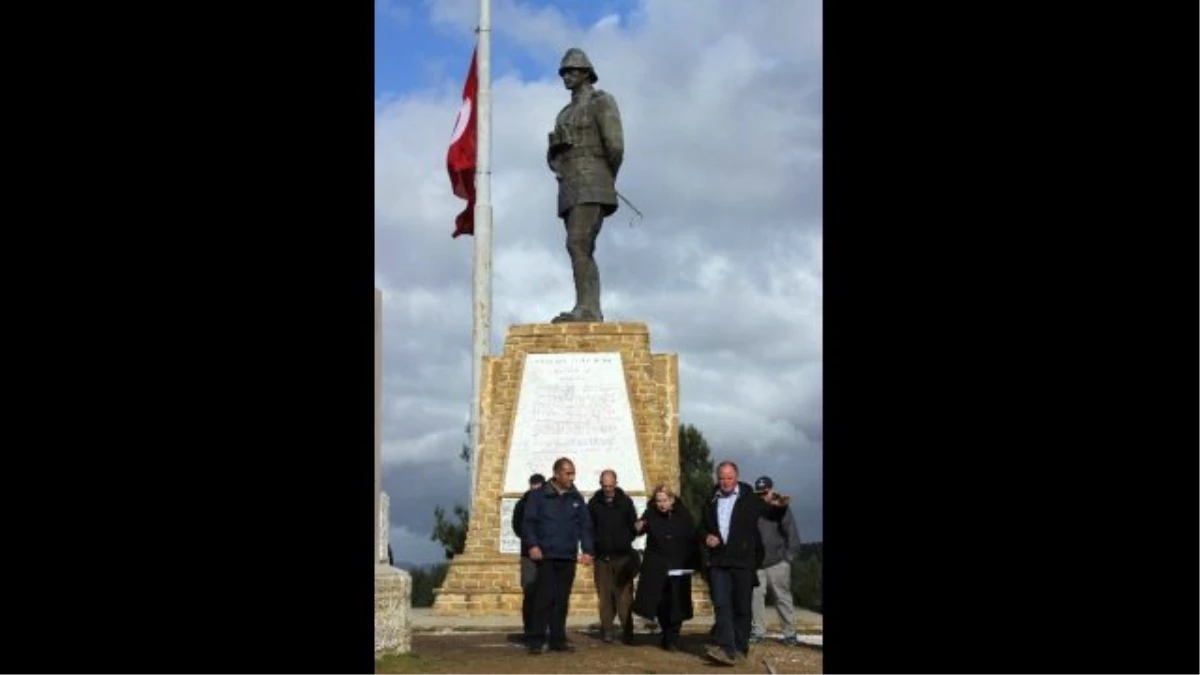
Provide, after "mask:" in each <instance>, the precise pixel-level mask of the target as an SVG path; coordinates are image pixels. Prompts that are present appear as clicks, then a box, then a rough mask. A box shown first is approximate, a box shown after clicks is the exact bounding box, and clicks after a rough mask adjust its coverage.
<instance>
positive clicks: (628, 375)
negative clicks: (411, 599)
mask: <svg viewBox="0 0 1200 675" xmlns="http://www.w3.org/2000/svg"><path fill="white" fill-rule="evenodd" d="M482 376H483V381H482V385H481V387H482V392H481V410H480V411H479V412H480V416H479V421H480V429H479V434H480V436H479V439H480V440H479V471H478V475H477V477H476V485H475V486H474V490H473V492H472V503H471V522H470V528H469V529H468V531H467V541H466V546H465V548H464V551H463V553H462V554H460V555H458V556H455V558H454V559H453V560H452V561H451V562H450V569H449V571H448V572H447V574H446V580H445V582H444V583H443V584H442V587H441V588H440V589H438V591H437V595H436V599H435V601H434V605H433V612H434V614H438V615H459V616H479V615H497V614H499V615H519V614H520V612H521V598H522V595H521V587H520V562H519V548H518V544H519V542H517V540H516V537H515V535H514V534H513V532H512V528H511V525H510V518H511V514H512V506H513V504H514V503H515V502H516V501H517V499H519V498H520V496H521V495H522V494H523V492H524V491H525V490H526V489H527V481H528V478H529V475H530V474H531V473H535V472H537V473H542V474H544V475H546V476H547V477H549V476H551V474H552V470H551V469H552V464H553V462H554V460H555V459H556V458H557V457H559V456H566V457H569V458H570V459H571V460H572V461H573V463H574V464H575V469H576V476H575V480H576V486H577V487H578V489H579V490H580V492H582V493H583V495H584V498H585V499H586V498H590V497H591V495H592V493H593V492H594V491H595V490H597V489H598V488H599V480H600V471H601V470H603V469H605V468H612V469H614V470H616V472H617V476H618V481H619V484H620V486H621V488H622V489H623V490H625V492H626V493H628V494H629V495H630V496H631V497H632V498H633V499H634V501H635V503H636V504H637V506H638V509H639V511H640V510H641V509H642V508H644V507H645V504H646V500H647V497H648V494H649V492H650V491H651V490H652V489H653V487H654V485H656V484H658V483H667V484H668V485H670V486H671V487H672V488H674V489H675V490H678V489H679V412H678V411H679V390H678V359H677V357H676V355H675V354H652V353H651V352H650V332H649V330H648V328H647V326H646V324H644V323H565V324H528V325H518V326H513V327H511V328H510V329H509V331H508V335H507V337H506V338H505V341H504V351H503V353H502V354H501V355H500V356H495V357H488V358H485V359H484V363H483V370H482ZM644 541H645V539H644V538H639V539H638V544H637V546H638V547H639V548H640V547H641V546H643V545H644ZM696 590H697V592H696V594H695V595H696V602H697V606H696V610H697V612H701V611H705V610H707V609H708V607H709V603H708V594H707V590H706V589H705V588H704V587H703V582H700V583H699V584H696ZM570 610H571V614H572V615H588V614H590V615H596V614H597V611H598V609H597V602H596V593H595V585H594V583H593V581H592V572H591V568H589V567H584V566H582V565H581V566H580V567H579V568H578V571H577V573H576V577H575V584H574V587H573V589H572V595H571V604H570Z"/></svg>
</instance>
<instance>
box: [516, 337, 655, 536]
mask: <svg viewBox="0 0 1200 675" xmlns="http://www.w3.org/2000/svg"><path fill="white" fill-rule="evenodd" d="M559 457H568V458H570V459H571V461H572V462H573V463H574V464H575V484H576V485H577V486H579V487H581V488H582V489H586V490H594V489H595V487H594V486H598V485H599V483H600V472H601V471H603V470H604V469H612V470H614V471H616V472H617V478H618V480H619V482H620V485H621V488H622V489H624V490H626V491H627V492H644V491H645V490H646V485H645V478H644V477H643V476H642V462H641V459H640V458H639V457H638V450H637V437H636V436H635V435H634V429H633V410H632V409H631V408H630V406H629V392H628V390H627V389H626V387H625V371H624V368H623V367H622V363H621V354H620V353H618V352H603V353H565V354H530V355H528V356H526V357H525V368H524V372H522V374H521V389H520V394H519V395H518V402H517V412H516V417H515V419H514V420H513V432H512V444H511V445H510V447H509V453H508V465H507V467H505V473H504V492H506V493H509V494H513V493H517V494H520V493H523V492H525V490H527V489H529V476H530V474H534V473H541V474H545V476H546V477H547V478H549V477H550V476H551V474H552V473H553V472H552V470H551V469H552V468H553V465H554V460H556V459H558V458H559ZM510 513H511V512H510Z"/></svg>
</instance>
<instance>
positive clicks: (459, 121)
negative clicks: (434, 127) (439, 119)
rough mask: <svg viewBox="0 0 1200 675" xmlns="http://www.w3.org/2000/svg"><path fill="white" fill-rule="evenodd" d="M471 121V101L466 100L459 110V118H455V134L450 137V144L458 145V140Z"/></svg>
mask: <svg viewBox="0 0 1200 675" xmlns="http://www.w3.org/2000/svg"><path fill="white" fill-rule="evenodd" d="M470 121H471V99H469V98H464V99H463V102H462V106H460V107H459V109H458V116H457V117H455V118H454V133H453V134H451V135H450V142H451V143H456V142H458V139H460V138H462V135H463V133H464V132H466V130H467V123H468V122H470Z"/></svg>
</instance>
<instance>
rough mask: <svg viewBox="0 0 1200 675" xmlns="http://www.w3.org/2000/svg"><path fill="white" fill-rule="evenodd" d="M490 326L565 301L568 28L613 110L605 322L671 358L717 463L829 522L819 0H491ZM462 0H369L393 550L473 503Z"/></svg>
mask: <svg viewBox="0 0 1200 675" xmlns="http://www.w3.org/2000/svg"><path fill="white" fill-rule="evenodd" d="M492 16H493V26H492V28H493V39H492V45H493V66H492V78H493V130H494V131H493V136H494V138H493V178H492V202H493V208H494V214H495V216H494V217H495V225H494V235H493V238H494V254H493V255H494V276H493V282H492V283H493V293H494V301H493V336H492V341H493V342H492V348H493V351H494V352H498V351H499V350H500V349H501V347H502V345H503V340H504V334H505V331H506V329H507V327H508V326H510V325H512V324H516V323H535V322H545V321H548V320H549V319H550V318H551V317H553V316H554V315H556V314H557V313H558V312H560V311H563V310H566V309H570V307H571V306H572V305H573V303H574V291H573V285H572V280H571V271H570V266H569V264H568V258H567V255H566V251H565V249H564V240H563V227H562V223H561V221H559V220H558V219H557V217H556V215H555V190H556V184H555V181H554V179H553V177H552V176H551V174H550V173H549V171H548V169H547V168H546V165H545V159H544V153H545V142H546V133H547V132H548V131H549V130H550V129H551V128H552V127H553V123H554V117H555V115H556V114H557V113H558V111H559V110H560V109H561V108H562V106H563V105H565V103H566V102H567V101H568V99H569V94H568V92H566V91H565V90H564V89H563V88H562V84H561V82H560V80H559V79H558V77H557V74H556V71H557V67H558V62H559V59H561V57H562V54H563V52H565V51H566V49H567V48H568V47H572V46H579V47H582V48H583V49H584V50H585V51H586V52H587V54H588V56H589V57H590V58H591V60H592V62H593V64H594V65H595V66H596V70H597V72H598V74H599V76H600V81H599V83H598V84H597V86H598V87H600V88H602V89H604V90H606V91H608V92H610V93H611V94H612V95H613V96H614V97H615V98H616V100H617V103H618V105H619V107H620V111H621V115H622V117H623V121H624V126H625V140H626V151H625V163H624V165H623V166H622V169H621V176H620V179H619V182H618V185H617V187H618V189H619V190H620V191H621V192H622V194H624V195H625V196H626V197H628V198H629V200H631V201H632V202H633V203H634V204H635V205H636V206H637V207H638V209H639V210H641V211H642V213H643V214H644V219H642V220H640V221H636V220H634V219H633V216H632V213H631V212H630V211H629V209H627V208H622V209H621V210H620V211H618V212H617V213H616V214H614V215H613V216H612V217H611V218H610V219H609V220H607V221H605V224H604V230H603V231H602V233H601V235H600V240H599V242H598V243H597V251H596V258H597V262H598V264H599V265H600V274H601V280H602V282H603V296H602V305H603V308H604V314H605V318H606V319H608V320H611V321H644V322H646V323H648V324H649V326H650V330H651V340H652V349H653V350H654V351H655V352H675V353H677V354H678V355H679V371H680V416H681V420H682V421H683V422H685V423H690V424H694V425H696V426H697V427H698V428H699V429H700V430H701V431H702V432H703V433H704V435H705V437H706V438H708V440H709V442H710V444H711V445H712V447H713V449H714V454H715V455H716V459H722V458H730V459H733V460H735V461H737V462H738V463H739V465H740V466H741V468H742V477H743V478H744V479H746V480H749V481H752V480H753V479H754V478H755V477H756V476H759V475H761V474H768V475H770V476H771V477H773V478H774V479H775V483H776V485H777V486H778V487H779V488H780V489H781V490H782V491H784V492H786V493H787V494H790V495H792V496H793V498H794V500H795V501H794V505H795V509H796V515H797V519H798V520H797V522H798V525H799V527H800V532H801V536H802V537H803V538H804V539H805V540H807V541H815V540H819V539H821V537H822V530H821V500H822V489H821V465H822V460H821V452H822V425H821V416H822V412H821V409H822V406H821V400H822V399H821V377H822V376H821V372H822V369H821V344H822V340H821V330H822V328H821V297H822V283H821V278H822V274H821V5H820V2H819V1H814V0H758V1H756V2H742V1H740V0H629V1H627V0H620V1H617V0H612V1H610V0H559V1H558V2H554V1H552V0H536V1H527V0H493V5H492ZM477 19H478V0H432V1H430V0H425V1H420V0H410V1H407V2H406V1H403V0H392V1H391V2H388V1H387V0H379V1H378V2H377V4H376V16H375V23H376V28H375V40H376V47H375V50H376V51H375V53H376V60H375V71H376V75H375V97H376V105H375V225H376V239H375V270H376V274H375V278H376V284H377V285H378V286H379V287H380V288H381V289H383V291H384V321H385V325H384V341H385V348H384V359H385V366H384V367H385V371H384V387H385V395H384V415H385V416H384V422H383V433H384V446H383V456H384V463H385V476H384V483H385V490H386V491H387V492H388V494H389V496H390V498H391V523H392V545H393V548H394V550H395V555H396V558H397V560H407V561H413V562H419V563H420V562H432V561H436V560H440V559H441V558H442V556H441V550H440V547H439V546H438V545H437V544H436V543H435V542H432V541H430V540H429V533H430V531H431V529H432V522H433V516H432V511H433V507H434V505H435V504H441V505H443V506H445V507H447V510H449V507H450V506H452V505H453V503H454V502H455V501H461V502H464V503H465V502H466V501H467V497H468V495H467V482H468V469H467V466H466V464H465V463H463V462H462V461H460V460H459V459H458V452H459V449H460V447H461V444H462V442H463V440H464V433H463V429H464V424H465V422H466V418H467V411H468V405H469V399H470V393H471V368H470V355H471V264H472V245H473V242H472V240H471V239H470V238H469V237H460V238H459V239H451V237H450V233H451V232H452V230H453V228H454V217H455V215H456V214H457V213H459V211H461V210H462V208H463V202H462V201H460V200H458V199H457V198H455V197H454V196H453V195H452V193H451V191H450V181H449V178H448V176H447V174H446V169H445V162H446V149H447V144H448V142H449V138H450V133H451V130H452V128H453V125H454V117H455V114H456V112H457V110H458V107H459V103H460V98H461V93H462V86H463V80H464V78H465V75H466V69H467V67H468V64H469V61H470V57H471V50H472V48H473V46H474V40H475V36H474V32H473V31H474V28H475V25H476V22H477Z"/></svg>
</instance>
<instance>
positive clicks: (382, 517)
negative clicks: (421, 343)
mask: <svg viewBox="0 0 1200 675" xmlns="http://www.w3.org/2000/svg"><path fill="white" fill-rule="evenodd" d="M382 404H383V294H382V293H381V292H380V291H379V289H375V537H374V539H375V542H374V543H375V546H374V549H375V552H374V556H375V653H376V654H403V653H405V652H408V651H409V650H411V649H412V577H411V576H409V574H408V572H405V571H404V570H399V569H396V568H394V567H392V566H391V565H389V564H388V540H389V539H390V535H389V532H390V531H391V530H390V526H389V523H388V496H387V493H385V492H383V483H382V479H383V470H382V468H383V460H382V448H381V446H380V437H381V433H380V431H381V426H382V422H383V415H382V412H383V405H382Z"/></svg>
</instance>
